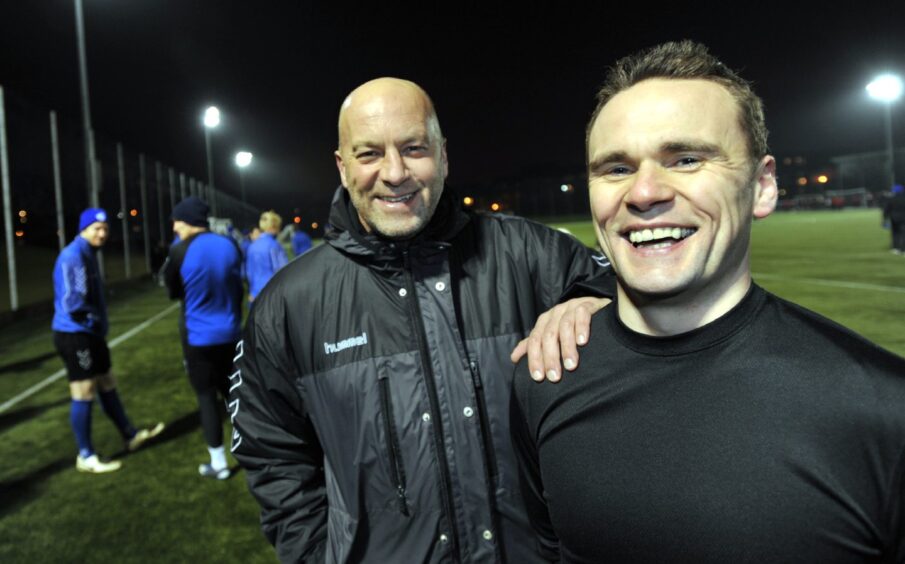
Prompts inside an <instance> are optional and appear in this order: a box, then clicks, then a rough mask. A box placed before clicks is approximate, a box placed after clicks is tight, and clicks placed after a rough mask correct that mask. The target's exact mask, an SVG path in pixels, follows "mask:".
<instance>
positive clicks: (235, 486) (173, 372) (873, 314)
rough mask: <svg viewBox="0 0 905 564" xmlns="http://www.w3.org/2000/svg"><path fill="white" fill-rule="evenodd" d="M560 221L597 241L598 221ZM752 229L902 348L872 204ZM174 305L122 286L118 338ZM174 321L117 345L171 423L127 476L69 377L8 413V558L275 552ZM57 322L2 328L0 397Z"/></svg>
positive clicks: (823, 302)
mask: <svg viewBox="0 0 905 564" xmlns="http://www.w3.org/2000/svg"><path fill="white" fill-rule="evenodd" d="M566 226H567V227H568V228H569V229H570V230H571V231H572V232H573V233H575V234H576V235H577V236H578V237H579V238H581V239H582V240H584V241H585V242H588V243H590V244H593V241H594V237H593V232H592V230H591V226H590V221H588V220H585V219H584V218H582V219H580V220H578V221H574V222H569V223H567V224H566ZM754 231H755V232H754V239H753V251H752V267H753V270H754V272H755V277H756V279H757V280H758V282H760V283H761V284H763V285H764V286H765V287H766V288H768V289H769V290H771V291H773V292H776V293H777V294H779V295H781V296H783V297H786V298H788V299H791V300H793V301H796V302H798V303H801V304H803V305H805V306H807V307H810V308H812V309H814V310H816V311H818V312H821V313H823V314H824V315H827V316H828V317H831V318H833V319H836V320H837V321H839V322H841V323H843V324H844V325H847V326H849V327H852V328H853V329H855V330H856V331H858V332H860V333H862V334H864V335H866V336H868V337H869V338H871V339H873V340H875V341H877V342H878V343H880V344H882V345H883V346H885V347H887V348H889V349H891V350H893V351H895V352H898V353H899V354H905V335H902V333H903V322H902V320H903V319H905V257H899V256H895V255H892V254H890V253H889V252H888V247H889V233H888V232H887V231H884V230H882V229H881V228H880V217H879V213H878V212H876V211H873V210H867V211H851V212H841V213H832V212H815V213H790V214H781V215H780V214H777V215H774V216H773V217H770V218H768V219H767V220H765V221H762V222H758V223H757V224H756V225H755V229H754ZM134 264H135V263H133V266H134ZM833 284H836V285H833ZM852 284H863V285H866V286H865V287H863V288H850V287H847V285H849V286H850V285H852ZM35 291H37V289H35ZM43 291H46V288H45V289H44V290H43ZM168 306H169V302H167V300H166V299H165V297H164V292H163V290H162V289H161V288H157V287H155V286H153V285H151V284H150V283H137V284H135V285H134V286H132V287H126V288H122V287H121V288H119V289H117V290H116V292H115V294H114V295H113V296H112V297H111V299H110V316H111V325H112V327H111V332H110V338H111V339H113V338H115V337H116V336H117V335H120V334H122V333H123V332H125V331H126V330H128V329H129V328H131V327H133V326H135V325H137V324H138V323H140V322H142V321H144V320H145V319H148V318H150V317H152V316H153V315H155V314H157V313H158V312H160V311H162V310H164V308H166V307H168ZM176 319H177V313H176V312H175V311H174V312H172V313H170V314H169V315H168V316H166V317H164V318H163V319H161V320H160V321H158V322H157V323H155V324H153V325H152V326H150V327H149V328H148V329H146V330H145V331H144V332H142V333H140V334H138V335H137V336H135V337H133V338H132V339H130V340H128V341H125V342H124V343H123V344H121V345H120V346H118V347H117V348H114V349H113V364H114V371H115V373H116V375H117V378H118V379H119V383H120V391H121V394H122V397H123V401H124V403H125V405H126V408H127V410H128V411H129V415H130V416H131V418H132V419H133V421H134V422H135V423H136V424H140V425H149V424H152V423H153V422H155V421H159V420H160V421H164V422H166V423H167V425H168V429H167V431H166V432H165V433H164V435H163V436H162V437H161V439H160V440H159V441H158V442H156V443H154V444H152V445H150V446H149V447H148V448H145V449H143V450H141V451H139V452H137V453H134V454H131V455H128V456H122V460H123V464H124V466H123V469H122V470H120V471H119V472H116V473H113V474H108V475H101V476H92V475H85V474H80V473H78V472H76V471H75V470H74V469H73V464H74V459H75V447H74V441H73V438H72V436H71V431H70V429H69V422H68V416H69V415H68V414H69V401H68V392H67V387H66V383H65V379H62V380H60V381H58V382H56V383H54V384H52V385H51V386H50V387H48V388H46V389H44V390H43V391H41V392H39V393H38V394H36V395H34V396H32V397H31V398H29V399H28V400H25V401H23V402H22V403H20V404H18V405H16V406H14V407H13V408H11V409H10V410H8V411H7V412H5V413H0V562H149V561H151V562H274V561H275V560H276V559H275V557H274V553H273V550H272V549H271V548H270V547H269V546H268V545H267V543H266V541H265V540H264V539H263V537H262V536H261V535H260V532H259V529H258V508H257V505H256V503H255V502H254V500H253V499H252V497H251V495H250V494H249V493H248V491H247V488H246V485H245V476H244V474H243V473H241V472H240V473H239V474H238V475H236V476H234V477H233V478H232V479H230V480H228V481H226V482H217V481H214V480H206V479H202V478H200V477H199V476H198V475H197V465H198V464H199V463H200V462H204V461H206V459H207V452H206V449H205V447H204V442H203V439H202V437H201V430H200V424H199V420H198V414H197V407H196V404H195V398H194V394H193V393H192V391H191V388H190V387H189V384H188V381H187V379H186V377H185V374H184V372H183V369H182V361H181V351H180V347H179V342H178V336H177V330H176ZM49 324H50V321H49V318H48V317H31V318H28V319H23V320H20V321H16V322H15V323H14V324H11V325H8V326H5V327H3V328H0V402H2V401H6V400H7V399H9V398H11V397H13V396H14V395H16V394H18V393H20V392H21V391H23V390H25V389H26V388H28V387H29V386H31V385H32V384H35V383H36V382H38V381H40V380H42V379H43V378H45V377H46V376H47V375H49V374H51V373H53V372H55V371H56V370H57V369H59V368H60V367H61V362H60V360H59V359H58V358H57V357H56V355H55V354H54V353H53V349H52V344H51V340H50V331H49ZM225 432H227V433H228V428H227V429H225ZM227 436H228V435H227ZM94 440H95V445H96V447H97V448H98V450H99V451H100V452H101V453H103V454H106V455H117V454H118V453H119V454H121V452H120V451H121V449H122V442H121V440H120V438H119V436H118V435H117V433H116V431H115V430H114V428H113V426H112V425H111V424H110V423H109V421H108V420H107V419H106V417H105V416H104V415H103V414H102V412H101V411H100V408H99V407H98V406H95V411H94Z"/></svg>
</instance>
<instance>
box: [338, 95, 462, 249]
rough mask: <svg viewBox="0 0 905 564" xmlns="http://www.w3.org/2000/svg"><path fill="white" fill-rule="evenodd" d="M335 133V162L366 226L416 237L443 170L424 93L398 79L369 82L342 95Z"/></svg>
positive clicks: (436, 128) (392, 235) (436, 197)
mask: <svg viewBox="0 0 905 564" xmlns="http://www.w3.org/2000/svg"><path fill="white" fill-rule="evenodd" d="M339 130H340V145H339V150H337V151H336V153H335V156H336V167H337V168H338V169H339V175H340V178H341V179H342V183H343V186H345V188H346V189H347V190H348V191H349V196H350V197H351V199H352V203H353V204H354V205H355V208H356V209H357V210H358V216H359V219H360V220H361V223H362V225H363V226H364V228H365V229H366V230H367V231H368V232H377V233H379V234H380V235H382V236H384V237H387V238H389V239H406V238H410V237H413V236H414V235H416V234H418V233H419V232H420V231H421V230H422V229H424V227H425V226H426V225H427V224H428V222H429V221H430V218H431V217H432V216H433V214H434V211H435V210H436V209H437V204H438V202H439V201H440V195H441V194H442V193H443V184H444V182H445V180H446V175H447V174H448V170H449V167H448V163H447V160H446V144H445V141H444V140H443V136H442V134H441V132H440V125H439V123H438V122H437V116H436V114H435V113H434V110H433V106H432V104H431V102H430V100H429V99H428V97H427V95H426V94H424V92H423V91H422V90H421V89H420V88H419V87H418V86H417V85H415V84H413V83H410V82H407V81H402V80H398V79H387V78H383V79H377V80H374V81H371V82H368V83H366V84H364V85H362V86H361V87H359V88H358V89H356V90H355V91H354V92H352V94H350V95H349V97H348V98H347V99H346V102H345V103H344V104H343V108H342V110H341V112H340V121H339Z"/></svg>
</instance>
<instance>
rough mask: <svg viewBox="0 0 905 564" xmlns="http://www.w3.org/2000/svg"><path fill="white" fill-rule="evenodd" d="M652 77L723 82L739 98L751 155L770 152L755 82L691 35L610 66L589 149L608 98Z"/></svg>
mask: <svg viewBox="0 0 905 564" xmlns="http://www.w3.org/2000/svg"><path fill="white" fill-rule="evenodd" d="M649 78H666V79H703V80H710V81H713V82H716V83H717V84H720V85H722V86H723V87H724V88H726V89H727V90H728V91H729V93H730V94H731V95H732V97H733V98H735V100H736V102H738V107H739V117H740V122H741V123H740V124H739V125H740V126H741V128H742V131H743V132H744V134H745V137H746V139H747V142H748V153H749V155H750V156H751V159H752V160H753V161H755V162H756V161H758V160H760V158H761V157H763V156H764V155H766V154H767V125H766V123H765V122H764V105H763V102H762V101H761V99H760V98H759V97H758V96H757V94H755V93H754V91H753V90H752V89H751V83H749V82H748V81H747V80H745V79H743V78H742V77H740V76H739V75H738V74H737V73H736V72H735V71H733V70H732V69H730V68H729V67H727V66H726V65H724V64H723V63H722V62H720V60H719V59H717V58H716V57H714V56H713V55H711V54H710V52H709V51H708V50H707V47H706V46H705V45H702V44H700V43H695V42H694V41H690V40H688V39H686V40H684V41H671V42H669V43H663V44H660V45H657V46H655V47H650V48H648V49H645V50H643V51H639V52H638V53H635V54H634V55H629V56H628V57H623V58H622V59H619V60H618V61H616V64H615V65H613V66H612V67H610V69H609V71H608V72H607V76H606V80H605V81H604V83H603V86H602V87H601V88H600V90H599V91H598V92H597V107H596V108H594V113H593V114H592V115H591V120H590V121H589V122H588V127H587V130H586V132H585V152H586V153H587V147H588V141H589V140H590V136H591V128H592V127H593V126H594V122H595V121H597V116H599V115H600V112H601V110H603V107H604V106H605V105H606V104H607V102H609V101H610V99H612V98H613V96H615V95H616V94H618V93H620V92H622V91H623V90H627V89H629V88H631V87H632V86H634V85H636V84H638V83H639V82H641V81H643V80H647V79H649Z"/></svg>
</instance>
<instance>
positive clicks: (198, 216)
mask: <svg viewBox="0 0 905 564" xmlns="http://www.w3.org/2000/svg"><path fill="white" fill-rule="evenodd" d="M209 210H210V208H209V207H208V205H207V204H205V203H204V200H202V199H201V198H198V197H197V196H189V197H188V198H186V199H184V200H182V201H181V202H179V203H178V204H176V207H174V208H173V213H172V214H171V215H170V217H172V218H173V221H184V222H186V223H188V224H189V225H194V226H196V227H207V212H208V211H209Z"/></svg>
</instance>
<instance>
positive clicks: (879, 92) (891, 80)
mask: <svg viewBox="0 0 905 564" xmlns="http://www.w3.org/2000/svg"><path fill="white" fill-rule="evenodd" d="M865 90H867V93H868V95H870V97H871V98H873V99H875V100H880V101H881V102H895V101H896V100H898V99H899V96H901V95H902V79H901V78H899V77H898V76H896V75H894V74H881V75H880V76H878V77H877V78H875V79H873V80H872V81H871V82H870V84H868V85H867V86H866V87H865Z"/></svg>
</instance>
